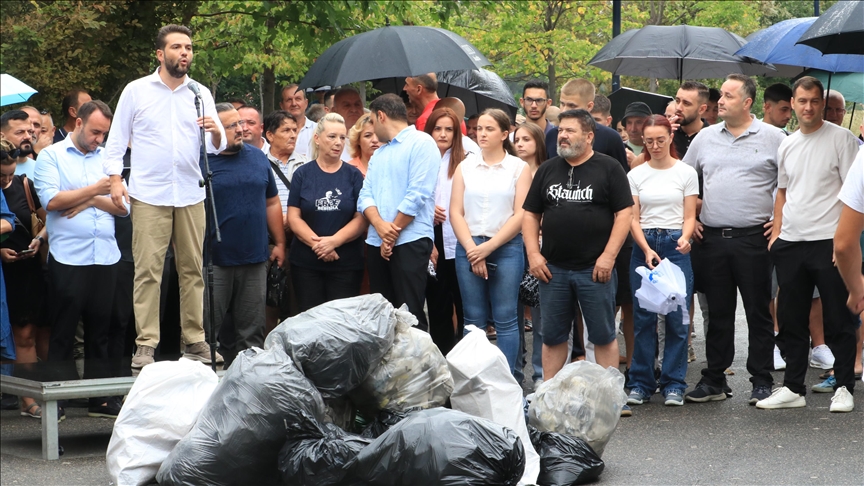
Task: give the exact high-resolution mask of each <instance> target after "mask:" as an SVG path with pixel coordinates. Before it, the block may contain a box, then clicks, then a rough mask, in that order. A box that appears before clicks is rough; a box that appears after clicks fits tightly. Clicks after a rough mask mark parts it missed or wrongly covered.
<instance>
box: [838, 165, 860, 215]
mask: <svg viewBox="0 0 864 486" xmlns="http://www.w3.org/2000/svg"><path fill="white" fill-rule="evenodd" d="M838 197H839V198H840V200H841V201H843V203H844V204H845V205H847V206H849V207H850V208H852V209H853V210H855V211H858V212H859V213H864V149H861V150H858V156H856V157H855V162H853V163H852V168H851V169H849V173H848V174H846V181H845V182H843V188H842V189H840V195H839V196H838Z"/></svg>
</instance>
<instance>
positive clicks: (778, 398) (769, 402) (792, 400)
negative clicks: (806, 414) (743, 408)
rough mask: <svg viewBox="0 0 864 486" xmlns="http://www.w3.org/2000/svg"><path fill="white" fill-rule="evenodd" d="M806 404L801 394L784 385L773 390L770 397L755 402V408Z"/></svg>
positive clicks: (788, 406) (798, 406) (796, 406)
mask: <svg viewBox="0 0 864 486" xmlns="http://www.w3.org/2000/svg"><path fill="white" fill-rule="evenodd" d="M806 405H807V402H806V401H805V400H804V397H803V396H802V395H799V394H797V393H795V392H793V391H792V390H790V389H788V388H786V387H785V386H784V387H781V388H778V389H776V390H774V393H772V394H771V396H770V397H768V398H766V399H764V400H759V401H758V402H756V408H763V409H775V408H800V407H804V406H806Z"/></svg>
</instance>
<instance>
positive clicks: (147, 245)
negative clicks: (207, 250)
mask: <svg viewBox="0 0 864 486" xmlns="http://www.w3.org/2000/svg"><path fill="white" fill-rule="evenodd" d="M131 213H132V256H133V258H134V259H135V288H134V291H133V305H134V308H135V330H136V331H137V332H138V338H137V339H135V344H137V345H138V346H151V347H154V348H155V347H156V345H157V344H159V298H160V291H161V284H162V270H163V269H164V267H165V252H166V251H168V245H169V244H171V242H172V240H173V243H174V256H175V259H174V260H175V262H176V265H177V274H178V276H179V280H180V331H181V333H182V338H183V343H184V344H195V343H199V342H202V341H204V275H203V263H202V262H203V256H202V251H203V248H204V229H205V214H204V203H203V202H200V203H198V204H193V205H192V206H186V207H182V208H175V207H172V206H152V205H150V204H147V203H144V202H141V201H138V200H135V199H132V211H131Z"/></svg>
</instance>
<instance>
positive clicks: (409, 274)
mask: <svg viewBox="0 0 864 486" xmlns="http://www.w3.org/2000/svg"><path fill="white" fill-rule="evenodd" d="M367 246H368V248H367V249H366V250H367V253H366V255H367V256H366V265H367V267H368V268H369V289H370V291H371V292H372V293H379V294H381V295H383V296H384V298H386V299H387V300H389V301H390V303H392V304H393V305H394V306H396V307H399V306H401V305H402V304H407V305H408V310H409V311H411V313H412V314H414V317H416V318H417V320H418V321H419V323H418V325H417V327H419V328H420V329H422V330H424V331H428V330H429V324H428V322H427V320H426V314H425V313H424V312H423V303H424V301H425V300H426V299H425V296H426V275H427V272H426V269H427V268H428V267H429V257H430V256H431V255H432V240H430V239H429V238H421V239H419V240H416V241H412V242H410V243H403V244H401V245H399V246H396V247H394V248H393V254H392V255H390V261H387V260H385V259H384V258H382V257H381V248H380V247H377V246H372V245H367Z"/></svg>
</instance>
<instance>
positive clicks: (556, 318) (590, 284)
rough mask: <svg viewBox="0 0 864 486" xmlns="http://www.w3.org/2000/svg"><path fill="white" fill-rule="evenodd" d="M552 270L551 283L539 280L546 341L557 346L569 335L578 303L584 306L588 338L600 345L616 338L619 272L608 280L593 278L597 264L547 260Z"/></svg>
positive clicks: (583, 312)
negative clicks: (573, 265)
mask: <svg viewBox="0 0 864 486" xmlns="http://www.w3.org/2000/svg"><path fill="white" fill-rule="evenodd" d="M546 266H547V267H548V268H549V271H550V272H551V273H552V279H551V280H550V281H549V283H543V282H542V281H541V282H540V310H541V313H542V314H543V344H546V345H547V346H555V345H557V344H561V343H565V342H567V340H568V339H569V337H570V330H571V329H572V326H573V319H575V317H576V308H577V307H576V306H577V305H578V306H579V307H580V308H581V309H582V319H583V321H584V323H585V327H586V328H587V329H588V340H590V341H591V342H592V343H594V344H597V345H600V346H602V345H605V344H609V343H611V342H612V341H614V340H615V293H616V292H617V290H618V276H617V274H616V271H615V270H614V269H613V270H612V278H610V279H609V281H608V282H606V283H601V282H594V281H593V280H592V279H591V275H592V274H593V272H594V267H590V268H586V269H584V270H566V269H564V268H561V267H556V266H555V265H551V264H548V263H547V264H546Z"/></svg>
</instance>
